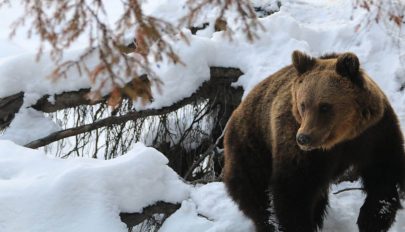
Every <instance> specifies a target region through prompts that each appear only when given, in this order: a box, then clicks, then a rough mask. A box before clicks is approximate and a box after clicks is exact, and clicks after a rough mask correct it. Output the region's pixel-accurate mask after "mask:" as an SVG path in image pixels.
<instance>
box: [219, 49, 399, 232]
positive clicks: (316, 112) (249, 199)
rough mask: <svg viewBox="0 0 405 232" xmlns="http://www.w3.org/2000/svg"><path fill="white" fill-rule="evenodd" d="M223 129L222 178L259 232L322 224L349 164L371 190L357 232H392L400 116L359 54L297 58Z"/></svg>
mask: <svg viewBox="0 0 405 232" xmlns="http://www.w3.org/2000/svg"><path fill="white" fill-rule="evenodd" d="M292 62H293V64H292V65H289V66H287V67H284V68H283V69H281V70H279V71H278V72H276V73H275V74H273V75H271V76H270V77H268V78H267V79H265V80H263V81H262V82H260V83H259V84H258V85H257V86H256V87H255V88H254V89H253V90H252V91H251V92H250V93H249V94H248V95H247V96H246V97H245V99H244V100H243V101H242V103H241V104H240V106H239V107H238V108H237V109H236V110H235V111H234V112H233V114H232V116H231V118H230V120H229V123H228V125H227V128H226V132H225V138H224V146H225V167H224V182H225V185H226V187H227V189H228V192H229V194H230V196H231V197H232V198H233V200H234V201H235V202H236V203H237V204H238V205H239V208H240V209H241V210H242V211H243V213H244V214H245V215H246V216H247V217H249V218H250V219H252V220H253V222H254V224H255V226H256V230H257V231H273V230H274V227H273V225H272V224H271V223H269V217H270V216H271V215H270V211H269V206H270V199H271V200H272V204H271V205H272V206H273V207H272V212H274V214H275V216H276V219H277V222H278V223H277V224H278V227H279V230H281V231H285V232H312V231H317V230H318V229H320V228H322V223H323V219H324V216H325V212H326V208H327V205H328V190H329V187H330V184H331V183H333V182H334V181H336V179H337V178H338V177H339V176H340V175H342V174H343V173H344V172H345V171H346V170H348V169H349V168H353V169H354V170H356V171H355V173H358V175H359V177H361V180H362V184H363V188H364V192H365V193H366V194H367V197H366V199H365V202H364V204H363V206H362V207H361V209H360V214H359V216H358V219H357V225H358V228H359V231H360V232H373V231H375V232H377V231H378V232H381V231H387V230H388V229H389V228H390V227H391V225H392V224H393V222H394V219H395V215H396V212H397V210H398V209H399V208H401V204H400V199H401V198H400V197H401V196H402V195H403V194H402V193H403V192H404V189H405V188H404V183H405V178H404V177H405V175H404V173H405V159H404V157H405V154H404V153H405V152H404V146H403V142H404V141H403V137H402V133H401V130H400V127H399V123H398V120H397V117H396V115H395V113H394V111H393V109H392V107H391V105H390V103H389V102H388V100H387V97H386V96H385V95H384V94H383V92H382V91H381V90H380V89H379V87H378V86H377V85H376V83H374V82H373V81H372V80H371V79H370V77H369V76H368V75H367V74H366V73H365V72H364V71H363V70H362V69H361V68H360V64H359V59H358V58H357V56H356V55H355V54H353V53H343V54H340V55H339V54H332V55H326V56H323V57H320V58H313V57H310V56H308V55H306V54H304V53H302V52H299V51H295V52H294V53H293V54H292Z"/></svg>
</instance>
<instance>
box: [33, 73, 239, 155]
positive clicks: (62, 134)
mask: <svg viewBox="0 0 405 232" xmlns="http://www.w3.org/2000/svg"><path fill="white" fill-rule="evenodd" d="M210 71H211V79H210V80H209V81H207V82H205V83H204V84H203V85H202V86H201V87H200V88H199V89H198V90H197V91H196V92H195V93H194V94H192V95H191V96H190V97H188V98H184V99H183V100H180V101H179V102H177V103H174V104H173V105H171V106H168V107H164V108H161V109H157V110H156V109H152V110H143V111H139V112H129V113H127V114H125V115H121V116H111V117H108V118H104V119H101V120H99V121H96V122H94V123H91V124H87V125H83V126H79V127H75V128H69V129H66V130H62V131H58V132H55V133H52V134H50V135H49V136H47V137H44V138H42V139H38V140H35V141H33V142H30V143H28V144H26V145H25V146H26V147H29V148H38V147H41V146H45V145H48V144H50V143H52V142H55V141H58V140H60V139H64V138H67V137H70V136H74V135H77V134H81V133H85V132H89V131H92V130H95V129H98V128H101V127H105V126H110V125H116V124H121V123H125V122H127V121H129V120H134V119H137V118H144V117H148V116H153V115H161V114H166V113H169V112H172V111H175V110H177V109H179V108H181V107H183V106H185V105H187V104H190V103H192V102H194V101H196V100H197V99H208V98H214V97H215V94H216V93H217V92H220V90H222V89H223V88H232V87H231V84H232V83H233V82H235V81H236V80H238V78H239V76H241V75H242V72H241V71H240V70H239V69H235V68H218V67H213V68H211V70H210ZM234 94H235V95H239V96H240V95H241V94H242V90H241V89H235V90H234ZM236 98H237V97H235V99H236ZM237 99H239V98H237ZM55 100H56V99H55ZM66 102H67V103H69V104H76V103H78V102H82V100H80V98H79V100H78V101H73V102H70V101H66ZM47 104H48V103H47ZM47 104H45V105H47ZM55 104H56V103H55Z"/></svg>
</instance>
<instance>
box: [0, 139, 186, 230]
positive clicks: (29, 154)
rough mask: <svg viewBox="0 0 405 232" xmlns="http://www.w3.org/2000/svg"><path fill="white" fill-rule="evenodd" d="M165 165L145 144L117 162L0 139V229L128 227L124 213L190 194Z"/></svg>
mask: <svg viewBox="0 0 405 232" xmlns="http://www.w3.org/2000/svg"><path fill="white" fill-rule="evenodd" d="M167 163H168V160H167V159H166V157H164V156H163V155H162V154H161V153H159V152H158V151H157V150H155V149H153V148H147V147H145V146H143V145H142V144H136V145H135V146H134V148H133V149H132V150H131V151H130V152H128V153H127V154H126V155H123V156H121V157H119V158H116V159H113V160H108V161H104V160H93V159H86V158H77V159H76V158H72V159H67V160H63V159H57V158H50V157H47V156H46V155H45V154H43V153H42V152H40V151H36V150H31V149H27V148H23V147H21V146H18V145H15V144H13V143H12V142H10V141H4V140H0V231H2V232H15V231H30V232H36V231H38V232H46V231H61V232H62V231H63V232H71V231H78V232H79V231H99V232H101V231H106V232H110V231H127V229H126V226H125V224H124V223H122V222H121V221H120V218H119V213H120V212H141V210H142V208H143V207H146V206H148V205H152V204H154V203H155V202H157V201H166V202H173V203H176V202H181V201H182V200H183V199H186V198H187V197H188V196H189V189H190V187H189V186H187V185H186V184H184V183H183V182H182V181H181V180H180V178H179V177H178V176H177V174H176V173H175V172H174V171H173V170H171V169H170V168H169V167H168V166H167Z"/></svg>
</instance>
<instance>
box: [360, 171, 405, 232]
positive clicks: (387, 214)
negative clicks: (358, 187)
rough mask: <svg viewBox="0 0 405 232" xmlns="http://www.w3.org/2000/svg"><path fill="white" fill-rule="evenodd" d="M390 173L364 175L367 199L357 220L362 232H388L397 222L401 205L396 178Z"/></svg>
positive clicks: (373, 172)
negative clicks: (396, 218) (397, 214)
mask: <svg viewBox="0 0 405 232" xmlns="http://www.w3.org/2000/svg"><path fill="white" fill-rule="evenodd" d="M388 173H389V172H388ZM388 173H387V172H385V173H384V172H381V169H375V170H373V171H370V172H369V173H366V174H364V175H363V183H364V189H365V192H366V193H367V197H366V200H365V201H364V204H363V206H362V207H361V209H360V214H359V217H358V219H357V225H358V227H359V231H360V232H386V231H388V230H389V228H390V227H391V225H392V224H393V222H394V221H395V216H396V213H397V210H398V209H400V208H401V203H400V199H399V196H398V190H397V186H396V183H395V181H394V178H393V177H392V178H389V175H387V174H388Z"/></svg>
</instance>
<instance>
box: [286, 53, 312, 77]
mask: <svg viewBox="0 0 405 232" xmlns="http://www.w3.org/2000/svg"><path fill="white" fill-rule="evenodd" d="M315 62H316V59H315V58H313V57H310V56H308V55H307V54H305V53H303V52H300V51H297V50H295V51H294V52H293V53H292V63H293V65H294V68H295V69H296V70H297V72H298V73H299V74H303V73H304V72H306V71H308V70H310V69H311V68H312V67H313V66H314V65H315Z"/></svg>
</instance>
